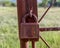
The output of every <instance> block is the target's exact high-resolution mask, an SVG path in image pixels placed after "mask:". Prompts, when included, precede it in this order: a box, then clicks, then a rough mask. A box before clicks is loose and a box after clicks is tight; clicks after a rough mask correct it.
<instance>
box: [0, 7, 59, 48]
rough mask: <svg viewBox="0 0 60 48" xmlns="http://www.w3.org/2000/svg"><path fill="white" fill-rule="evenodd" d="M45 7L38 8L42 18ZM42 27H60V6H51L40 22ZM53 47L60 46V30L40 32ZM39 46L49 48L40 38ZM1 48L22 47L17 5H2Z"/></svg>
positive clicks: (0, 15)
mask: <svg viewBox="0 0 60 48" xmlns="http://www.w3.org/2000/svg"><path fill="white" fill-rule="evenodd" d="M44 11H45V8H38V12H39V13H38V15H39V17H38V18H40V17H41V15H42V14H43V13H44ZM40 27H60V8H58V7H57V8H51V9H50V11H49V12H48V13H47V14H46V16H45V17H44V19H43V20H42V21H41V23H40ZM40 35H42V37H43V38H44V39H45V40H46V41H47V42H48V43H49V45H50V46H51V48H60V31H54V32H53V31H50V32H49V31H48V32H44V33H40ZM36 47H37V48H47V46H46V45H45V44H44V43H43V42H42V41H41V40H39V41H38V42H37V43H36ZM0 48H20V42H19V34H18V19H17V9H16V8H15V7H0ZM30 48H31V45H30Z"/></svg>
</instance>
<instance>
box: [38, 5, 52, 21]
mask: <svg viewBox="0 0 60 48" xmlns="http://www.w3.org/2000/svg"><path fill="white" fill-rule="evenodd" d="M51 7H52V5H50V6H49V7H48V9H47V10H46V11H45V13H44V14H43V15H42V17H41V18H40V19H39V21H38V22H40V21H41V20H42V19H43V18H44V16H45V15H46V13H47V12H48V11H49V9H50V8H51Z"/></svg>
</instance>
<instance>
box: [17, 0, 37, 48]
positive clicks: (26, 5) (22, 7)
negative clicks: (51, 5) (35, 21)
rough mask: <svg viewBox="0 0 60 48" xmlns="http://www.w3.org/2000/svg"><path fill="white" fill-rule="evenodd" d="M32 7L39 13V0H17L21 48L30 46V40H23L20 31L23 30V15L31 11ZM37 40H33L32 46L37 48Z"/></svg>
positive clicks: (35, 12)
mask: <svg viewBox="0 0 60 48" xmlns="http://www.w3.org/2000/svg"><path fill="white" fill-rule="evenodd" d="M30 9H32V10H33V13H34V14H35V15H36V16H38V15H37V0H17V12H18V27H19V39H20V48H29V47H28V43H27V42H28V40H26V39H25V40H23V39H21V38H20V32H21V29H20V27H21V23H22V17H23V16H24V15H25V14H26V13H28V12H29V10H30ZM33 43H34V44H35V42H34V41H32V48H35V46H34V44H33Z"/></svg>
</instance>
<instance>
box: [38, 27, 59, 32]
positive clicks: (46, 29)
mask: <svg viewBox="0 0 60 48" xmlns="http://www.w3.org/2000/svg"><path fill="white" fill-rule="evenodd" d="M39 30H40V31H60V27H50V28H39Z"/></svg>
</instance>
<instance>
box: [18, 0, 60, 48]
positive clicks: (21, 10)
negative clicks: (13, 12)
mask: <svg viewBox="0 0 60 48" xmlns="http://www.w3.org/2000/svg"><path fill="white" fill-rule="evenodd" d="M55 1H56V0H55ZM51 6H52V5H51ZM51 6H49V7H48V9H47V10H46V11H45V13H44V14H43V15H42V17H41V18H40V20H39V21H38V22H40V21H41V20H42V19H43V18H44V16H45V15H46V13H47V12H48V10H49V9H50V8H51ZM30 10H32V11H33V12H32V13H33V14H35V15H36V16H37V17H38V13H37V0H17V12H18V27H19V39H20V48H29V47H28V43H27V42H28V39H30V37H32V39H33V38H37V39H38V36H37V35H38V34H39V33H38V32H39V31H38V30H40V31H54V30H55V31H57V30H60V28H57V27H56V28H39V27H38V24H34V25H33V26H34V27H33V26H32V24H22V18H23V16H24V15H25V14H27V13H29V12H30ZM28 19H29V20H30V21H31V22H32V23H34V21H32V20H34V19H30V18H28ZM28 19H27V20H26V21H28ZM28 28H29V29H30V30H28V31H29V33H28V32H26V31H27V29H28ZM35 31H36V32H35ZM22 32H23V33H22ZM27 33H28V35H27ZM32 34H33V35H32ZM34 34H36V36H35V35H34ZM22 38H28V39H22ZM40 38H41V39H42V41H43V42H44V43H45V44H46V45H47V46H48V47H49V45H48V44H47V43H46V42H45V41H44V39H43V38H42V37H40ZM32 48H35V39H34V40H32ZM49 48H50V47H49Z"/></svg>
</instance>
